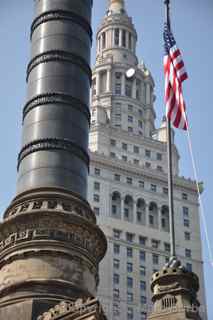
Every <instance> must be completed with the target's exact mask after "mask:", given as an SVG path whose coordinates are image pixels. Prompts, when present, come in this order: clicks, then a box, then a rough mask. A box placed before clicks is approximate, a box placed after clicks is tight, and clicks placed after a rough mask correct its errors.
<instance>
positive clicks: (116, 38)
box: [114, 28, 120, 46]
mask: <svg viewBox="0 0 213 320" xmlns="http://www.w3.org/2000/svg"><path fill="white" fill-rule="evenodd" d="M119 33H120V32H119V29H118V28H116V29H115V34H114V36H115V37H114V41H115V42H114V43H115V45H116V46H119Z"/></svg>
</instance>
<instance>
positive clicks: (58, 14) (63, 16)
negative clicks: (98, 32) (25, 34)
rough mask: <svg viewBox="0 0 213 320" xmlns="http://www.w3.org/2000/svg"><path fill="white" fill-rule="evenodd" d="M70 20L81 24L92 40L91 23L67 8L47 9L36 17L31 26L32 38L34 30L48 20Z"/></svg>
mask: <svg viewBox="0 0 213 320" xmlns="http://www.w3.org/2000/svg"><path fill="white" fill-rule="evenodd" d="M54 20H59V21H63V20H64V21H68V22H71V23H76V24H77V25H80V26H81V27H82V28H83V29H84V30H85V31H86V32H87V34H88V35H89V37H90V40H91V41H92V28H91V26H90V24H89V23H88V22H87V21H86V20H85V19H84V18H83V17H82V16H80V15H78V14H76V13H74V12H71V11H65V10H59V9H58V10H52V11H47V12H45V13H43V14H41V15H40V16H38V17H36V19H35V20H34V21H33V23H32V26H31V38H32V35H33V32H34V31H35V29H36V28H38V26H40V25H41V24H43V23H45V22H48V21H54Z"/></svg>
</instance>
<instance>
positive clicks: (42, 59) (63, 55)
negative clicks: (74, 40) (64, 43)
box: [27, 50, 92, 84]
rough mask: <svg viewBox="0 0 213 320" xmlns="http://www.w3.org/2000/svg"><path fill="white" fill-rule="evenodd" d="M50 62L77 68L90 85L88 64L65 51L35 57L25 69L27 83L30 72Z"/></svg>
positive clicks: (50, 52) (45, 53) (47, 52)
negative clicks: (86, 77) (41, 64)
mask: <svg viewBox="0 0 213 320" xmlns="http://www.w3.org/2000/svg"><path fill="white" fill-rule="evenodd" d="M50 61H63V62H69V63H72V64H74V65H77V66H79V67H80V68H81V69H82V70H83V71H84V72H85V73H86V74H87V75H88V78H89V81H90V84H91V77H92V71H91V69H90V66H89V65H88V63H87V62H86V61H85V60H84V59H83V58H81V57H80V56H78V55H76V54H74V53H70V52H66V51H60V50H51V51H46V52H44V53H41V54H39V55H37V56H35V57H34V58H33V59H32V60H31V61H30V63H29V64H28V67H27V81H28V78H29V75H30V72H31V71H32V70H33V69H34V68H35V67H37V66H38V65H39V64H40V63H47V62H50Z"/></svg>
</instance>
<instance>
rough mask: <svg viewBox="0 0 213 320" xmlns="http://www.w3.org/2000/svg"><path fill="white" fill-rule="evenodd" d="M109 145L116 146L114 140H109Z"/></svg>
mask: <svg viewBox="0 0 213 320" xmlns="http://www.w3.org/2000/svg"><path fill="white" fill-rule="evenodd" d="M110 145H111V146H113V147H114V146H116V140H114V139H111V140H110Z"/></svg>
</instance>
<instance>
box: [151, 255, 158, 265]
mask: <svg viewBox="0 0 213 320" xmlns="http://www.w3.org/2000/svg"><path fill="white" fill-rule="evenodd" d="M152 262H153V264H158V263H159V256H158V255H157V254H153V255H152Z"/></svg>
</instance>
